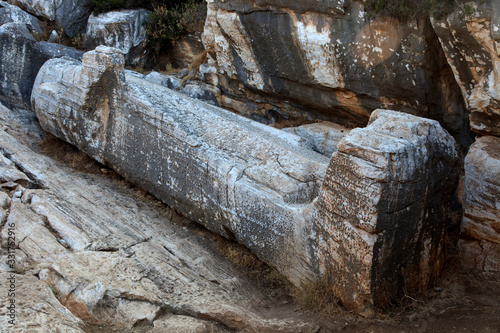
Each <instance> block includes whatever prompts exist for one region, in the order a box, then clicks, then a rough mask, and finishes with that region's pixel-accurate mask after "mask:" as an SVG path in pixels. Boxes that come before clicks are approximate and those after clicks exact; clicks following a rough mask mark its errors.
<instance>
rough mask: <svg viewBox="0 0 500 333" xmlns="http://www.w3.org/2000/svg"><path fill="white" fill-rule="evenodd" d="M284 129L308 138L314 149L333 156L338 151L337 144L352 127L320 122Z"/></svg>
mask: <svg viewBox="0 0 500 333" xmlns="http://www.w3.org/2000/svg"><path fill="white" fill-rule="evenodd" d="M283 131H285V132H289V133H294V134H297V135H298V136H300V137H303V138H304V139H306V141H307V142H308V143H309V144H310V145H311V148H312V149H313V150H314V151H317V152H318V153H320V154H323V155H325V156H328V157H331V156H332V154H333V153H335V152H336V151H337V145H338V144H339V142H340V140H342V139H343V138H344V137H345V136H346V135H347V134H349V131H350V129H348V128H346V127H343V126H340V125H338V124H335V123H330V122H327V121H325V122H320V123H314V124H308V125H302V126H299V127H288V128H284V129H283Z"/></svg>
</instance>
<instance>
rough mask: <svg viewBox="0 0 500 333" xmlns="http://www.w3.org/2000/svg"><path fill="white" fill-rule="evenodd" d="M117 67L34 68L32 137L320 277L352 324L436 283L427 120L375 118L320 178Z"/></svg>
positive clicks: (312, 165)
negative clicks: (71, 150) (69, 150)
mask: <svg viewBox="0 0 500 333" xmlns="http://www.w3.org/2000/svg"><path fill="white" fill-rule="evenodd" d="M123 63H124V59H123V56H122V54H121V53H120V52H119V50H116V49H112V48H107V47H99V48H97V49H96V50H95V51H92V52H88V53H86V54H85V55H84V57H83V64H81V63H79V62H77V61H71V60H69V59H53V60H50V62H47V63H46V65H45V66H44V67H43V68H42V69H41V70H40V72H39V75H38V76H37V79H36V82H35V88H34V89H33V94H32V103H33V109H34V111H35V112H36V114H37V116H38V118H39V120H40V124H41V125H42V127H43V128H44V129H45V130H47V131H49V132H51V133H53V134H55V135H56V136H58V137H60V138H62V139H64V140H66V141H68V142H70V143H72V144H74V145H76V146H78V147H80V148H81V149H82V150H84V151H85V152H86V153H87V154H89V155H90V156H92V157H94V158H96V159H97V160H98V161H100V162H102V163H104V164H106V165H109V166H111V167H113V168H114V169H116V170H117V171H118V172H119V173H120V174H122V175H124V176H125V177H126V178H127V179H129V180H131V181H133V182H136V183H139V184H141V186H143V187H144V188H145V189H147V190H148V191H150V192H151V193H153V194H154V195H155V196H157V197H158V198H160V199H161V200H162V201H164V202H166V203H167V204H168V205H170V206H171V207H175V208H176V209H177V210H178V211H180V212H182V213H183V214H185V215H186V216H188V217H189V218H190V219H192V220H195V221H197V222H199V223H201V224H203V225H205V226H206V227H207V228H209V229H210V230H212V231H215V232H217V233H219V234H221V235H223V236H225V237H228V238H235V239H236V240H238V241H239V242H240V243H242V244H244V245H246V246H247V247H248V248H250V249H251V250H253V251H254V252H255V253H256V254H257V255H258V256H259V257H260V258H262V259H263V260H265V261H267V262H269V263H271V264H272V265H273V266H275V267H276V268H277V269H278V270H280V271H281V272H282V273H283V274H284V275H285V276H287V278H289V279H290V280H291V281H292V282H293V283H294V284H296V285H300V283H301V281H303V280H304V279H316V278H319V277H320V276H321V275H322V274H328V275H331V283H332V287H333V288H334V290H335V292H336V293H337V295H338V296H339V297H340V298H341V300H342V301H343V302H344V304H345V305H346V306H347V307H349V308H350V309H354V310H356V311H358V312H363V311H364V312H366V313H368V312H370V309H371V307H372V306H376V307H383V306H385V305H386V304H387V302H390V301H392V300H393V299H394V298H395V297H397V296H399V295H400V294H401V293H402V292H403V290H404V289H405V288H406V290H422V289H425V288H426V287H427V284H428V283H429V281H430V279H432V278H433V277H434V276H436V275H437V273H438V272H439V269H440V268H441V265H442V261H443V259H444V248H443V247H444V233H445V230H446V218H445V215H446V209H447V207H448V204H449V201H450V199H451V196H452V194H453V192H454V190H455V185H456V179H457V177H458V171H457V158H458V157H457V152H456V150H455V147H454V140H453V139H452V138H451V136H449V135H448V134H447V133H446V131H444V130H443V129H442V128H441V127H440V126H439V124H438V123H437V122H436V121H432V120H425V119H422V118H419V117H414V116H410V115H405V114H400V113H397V112H393V111H387V110H380V111H378V112H376V113H374V115H373V116H372V120H371V125H370V126H369V127H367V128H366V129H357V130H353V131H351V132H350V133H349V135H348V136H347V137H346V138H344V139H343V140H342V141H341V143H340V144H339V151H338V152H337V153H336V154H334V155H333V157H332V159H331V161H330V166H329V167H328V170H327V165H328V158H326V157H325V156H322V155H320V154H318V153H316V152H314V151H313V150H311V149H308V147H307V144H306V143H305V140H304V139H303V138H300V137H298V136H296V135H292V134H289V133H286V132H283V131H280V130H277V129H274V128H271V127H267V126H264V125H261V124H259V123H256V122H253V121H250V120H248V119H245V118H243V117H240V116H237V115H234V114H232V113H230V112H227V111H225V110H222V109H220V108H216V107H213V106H210V105H208V104H205V103H201V102H199V101H196V100H192V99H190V98H188V97H185V96H183V95H179V94H177V93H176V92H174V91H172V90H168V89H166V88H163V87H161V86H159V85H153V84H151V83H149V82H148V81H146V80H143V79H140V78H138V77H135V76H131V75H126V74H125V73H124V71H123ZM151 143H154V144H151ZM325 174H326V176H325ZM323 177H326V180H325V181H324V182H323ZM320 187H321V193H320ZM318 194H319V196H318ZM401 221H404V222H405V223H401Z"/></svg>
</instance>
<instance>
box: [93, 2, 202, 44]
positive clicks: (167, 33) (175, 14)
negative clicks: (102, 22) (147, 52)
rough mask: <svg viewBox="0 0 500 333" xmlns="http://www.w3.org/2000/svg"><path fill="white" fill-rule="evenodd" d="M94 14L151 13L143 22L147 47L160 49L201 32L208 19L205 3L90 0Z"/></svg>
mask: <svg viewBox="0 0 500 333" xmlns="http://www.w3.org/2000/svg"><path fill="white" fill-rule="evenodd" d="M91 1H92V6H93V8H94V15H98V14H100V13H106V12H109V11H112V10H116V9H131V8H146V9H149V10H152V11H153V12H152V14H151V15H150V17H149V18H148V21H147V22H145V23H144V26H145V28H146V33H147V35H148V46H149V47H150V48H161V47H163V46H165V43H166V42H167V41H169V40H172V39H175V38H177V37H178V36H179V35H181V34H183V33H190V32H195V31H201V30H203V26H204V24H205V18H206V16H207V5H206V4H205V1H204V0H153V1H145V0H91Z"/></svg>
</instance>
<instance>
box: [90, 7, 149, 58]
mask: <svg viewBox="0 0 500 333" xmlns="http://www.w3.org/2000/svg"><path fill="white" fill-rule="evenodd" d="M150 13H151V12H150V11H149V10H146V9H125V10H119V11H112V12H108V13H103V14H99V15H97V16H94V15H91V16H90V17H89V21H88V25H87V31H86V33H85V48H86V49H89V50H91V49H94V48H96V47H97V46H99V45H105V46H110V47H114V48H117V49H120V50H121V51H122V52H123V53H124V55H125V62H126V63H127V64H129V65H138V64H140V63H141V60H142V61H144V60H143V59H142V57H143V56H144V54H145V52H146V50H145V46H146V29H145V28H144V26H143V23H144V22H145V21H146V20H147V18H148V16H149V15H150Z"/></svg>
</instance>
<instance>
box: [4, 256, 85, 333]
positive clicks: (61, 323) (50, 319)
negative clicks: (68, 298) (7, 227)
mask: <svg viewBox="0 0 500 333" xmlns="http://www.w3.org/2000/svg"><path fill="white" fill-rule="evenodd" d="M1 259H2V262H4V259H5V257H1ZM12 276H14V278H15V285H16V286H17V288H16V296H15V301H16V303H15V305H16V318H15V319H16V320H15V325H11V324H10V323H9V322H8V321H9V320H10V318H9V316H8V314H9V311H8V309H7V306H9V305H10V303H8V301H9V298H7V292H6V291H7V290H8V287H9V280H8V278H11V277H12ZM0 279H1V280H0V281H1V282H0V287H1V288H2V297H1V298H0V305H1V306H0V324H1V325H2V326H1V327H2V331H3V330H4V329H5V330H6V331H5V332H36V333H43V332H67V333H83V332H84V331H83V330H82V329H81V328H80V327H79V325H81V324H82V321H81V320H80V319H78V318H77V317H76V316H75V315H73V314H72V313H71V312H69V311H68V309H66V308H65V307H64V306H62V305H61V303H59V301H58V300H57V299H56V297H55V296H54V294H53V293H52V291H51V290H50V288H49V287H48V286H47V285H46V284H45V283H43V282H42V281H40V280H39V279H37V278H36V277H34V276H31V275H20V274H15V273H10V272H8V271H2V270H0Z"/></svg>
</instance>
